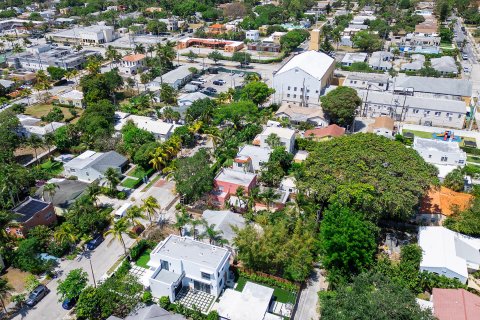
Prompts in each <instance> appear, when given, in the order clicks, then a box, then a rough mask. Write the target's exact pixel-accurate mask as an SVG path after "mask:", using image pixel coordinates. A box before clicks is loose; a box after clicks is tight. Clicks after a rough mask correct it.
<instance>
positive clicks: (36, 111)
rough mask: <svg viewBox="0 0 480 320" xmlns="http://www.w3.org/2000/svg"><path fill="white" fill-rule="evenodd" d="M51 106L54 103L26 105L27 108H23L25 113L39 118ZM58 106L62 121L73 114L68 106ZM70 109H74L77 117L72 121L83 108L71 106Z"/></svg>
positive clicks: (51, 107) (49, 109) (44, 114)
mask: <svg viewBox="0 0 480 320" xmlns="http://www.w3.org/2000/svg"><path fill="white" fill-rule="evenodd" d="M53 107H54V105H52V104H36V105H32V106H30V107H28V108H27V110H25V114H26V115H29V116H32V117H35V118H39V119H40V118H41V117H42V116H46V115H47V114H48V113H49V112H50V111H52V109H53ZM59 108H60V110H62V113H63V121H65V119H69V118H71V117H72V116H73V115H72V113H71V112H70V109H69V108H66V107H59ZM72 109H73V110H75V112H76V113H77V118H75V119H74V120H72V121H71V122H72V123H73V122H74V121H75V120H77V119H78V118H79V117H80V115H81V114H82V113H83V109H80V108H72ZM77 121H78V120H77Z"/></svg>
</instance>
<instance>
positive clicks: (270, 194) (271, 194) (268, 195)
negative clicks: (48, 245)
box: [259, 188, 278, 211]
mask: <svg viewBox="0 0 480 320" xmlns="http://www.w3.org/2000/svg"><path fill="white" fill-rule="evenodd" d="M259 197H260V198H261V199H262V201H263V203H265V204H266V205H267V211H270V206H271V204H272V202H273V200H275V199H278V194H276V193H275V191H274V190H273V189H272V188H268V189H267V190H265V191H264V192H262V193H261V194H259Z"/></svg>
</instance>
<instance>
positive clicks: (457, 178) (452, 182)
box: [443, 168, 465, 192]
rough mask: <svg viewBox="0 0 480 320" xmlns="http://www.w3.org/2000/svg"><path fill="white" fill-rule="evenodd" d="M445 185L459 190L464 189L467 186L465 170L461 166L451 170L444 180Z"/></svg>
mask: <svg viewBox="0 0 480 320" xmlns="http://www.w3.org/2000/svg"><path fill="white" fill-rule="evenodd" d="M443 185H444V186H445V187H447V188H449V189H452V190H454V191H457V192H461V191H463V190H464V188H465V179H464V175H463V170H462V169H461V168H456V169H454V170H453V171H451V172H449V173H448V174H447V175H446V177H445V179H444V180H443Z"/></svg>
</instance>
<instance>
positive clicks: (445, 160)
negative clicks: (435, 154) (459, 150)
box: [440, 157, 448, 162]
mask: <svg viewBox="0 0 480 320" xmlns="http://www.w3.org/2000/svg"><path fill="white" fill-rule="evenodd" d="M447 160H448V158H447V157H441V158H440V161H442V162H447Z"/></svg>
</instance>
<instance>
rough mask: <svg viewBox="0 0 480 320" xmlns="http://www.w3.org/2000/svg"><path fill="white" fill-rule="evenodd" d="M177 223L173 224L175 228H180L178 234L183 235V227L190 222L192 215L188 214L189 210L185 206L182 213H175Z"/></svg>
mask: <svg viewBox="0 0 480 320" xmlns="http://www.w3.org/2000/svg"><path fill="white" fill-rule="evenodd" d="M175 220H176V222H175V224H174V225H173V226H174V227H175V228H177V230H178V234H179V235H180V236H183V234H182V229H183V227H184V226H185V225H187V224H188V223H189V222H190V220H191V219H190V215H189V214H188V212H187V210H185V209H184V208H182V213H181V214H178V212H177V213H175Z"/></svg>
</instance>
